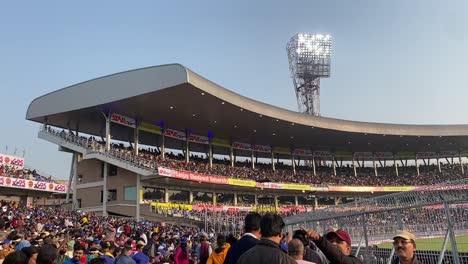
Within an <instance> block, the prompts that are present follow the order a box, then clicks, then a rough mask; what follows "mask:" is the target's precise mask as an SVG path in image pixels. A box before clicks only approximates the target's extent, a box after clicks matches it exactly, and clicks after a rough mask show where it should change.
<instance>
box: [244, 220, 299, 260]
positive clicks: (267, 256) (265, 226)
mask: <svg viewBox="0 0 468 264" xmlns="http://www.w3.org/2000/svg"><path fill="white" fill-rule="evenodd" d="M283 228H284V222H283V219H282V218H281V216H279V215H278V214H273V213H267V214H265V215H264V216H263V217H262V220H261V221H260V232H261V234H262V239H261V240H260V241H259V242H258V243H257V245H255V246H254V247H253V248H251V249H249V250H248V251H247V252H245V253H244V254H242V255H241V256H240V258H239V260H238V261H237V264H252V263H254V264H297V262H296V260H294V259H293V258H291V257H290V256H288V255H287V254H286V253H285V252H284V251H282V250H281V246H280V242H281V239H282V237H283Z"/></svg>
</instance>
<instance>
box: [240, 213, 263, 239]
mask: <svg viewBox="0 0 468 264" xmlns="http://www.w3.org/2000/svg"><path fill="white" fill-rule="evenodd" d="M261 220H262V216H261V215H260V214H259V213H255V212H252V213H249V214H247V215H246V216H245V219H244V231H245V232H246V233H258V234H260V232H259V231H260V221H261Z"/></svg>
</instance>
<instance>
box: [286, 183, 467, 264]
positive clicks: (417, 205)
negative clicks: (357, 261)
mask: <svg viewBox="0 0 468 264" xmlns="http://www.w3.org/2000/svg"><path fill="white" fill-rule="evenodd" d="M285 222H286V225H287V230H288V231H289V232H292V231H294V230H296V229H299V228H300V226H305V227H307V228H311V229H315V230H317V231H318V232H320V233H321V234H325V233H327V232H328V231H329V230H330V229H335V230H336V229H337V228H343V229H344V230H346V231H347V232H348V233H349V235H350V236H351V239H352V246H353V254H354V255H355V256H357V257H359V258H361V259H362V260H363V262H364V263H391V262H392V260H393V259H394V258H395V257H396V256H395V254H394V250H393V245H392V241H393V240H392V239H393V237H394V236H395V235H396V234H397V233H398V232H399V231H401V230H409V231H412V232H413V233H414V234H415V235H416V237H417V239H416V255H417V257H418V259H419V260H421V261H422V262H423V263H468V179H464V180H459V181H454V182H447V183H443V184H440V185H434V186H427V187H421V188H418V189H416V190H414V191H410V192H404V193H396V194H390V195H385V196H380V197H376V198H371V199H365V200H360V201H356V202H353V203H348V204H344V205H339V206H334V207H329V208H326V209H323V210H319V211H315V212H310V213H306V214H302V215H295V216H291V217H287V218H286V219H285Z"/></svg>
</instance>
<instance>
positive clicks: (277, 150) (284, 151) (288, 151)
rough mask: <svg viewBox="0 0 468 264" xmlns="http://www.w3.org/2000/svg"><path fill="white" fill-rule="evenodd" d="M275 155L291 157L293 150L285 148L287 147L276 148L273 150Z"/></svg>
mask: <svg viewBox="0 0 468 264" xmlns="http://www.w3.org/2000/svg"><path fill="white" fill-rule="evenodd" d="M273 152H274V153H279V154H286V155H291V149H290V148H285V147H275V148H273Z"/></svg>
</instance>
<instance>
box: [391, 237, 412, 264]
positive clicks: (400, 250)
mask: <svg viewBox="0 0 468 264" xmlns="http://www.w3.org/2000/svg"><path fill="white" fill-rule="evenodd" d="M415 240H416V236H415V235H414V234H413V233H411V232H409V231H402V232H401V233H399V234H397V235H396V236H395V237H393V247H394V248H395V253H396V254H397V255H398V257H399V258H400V260H412V259H413V258H414V252H415V251H416V242H415Z"/></svg>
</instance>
